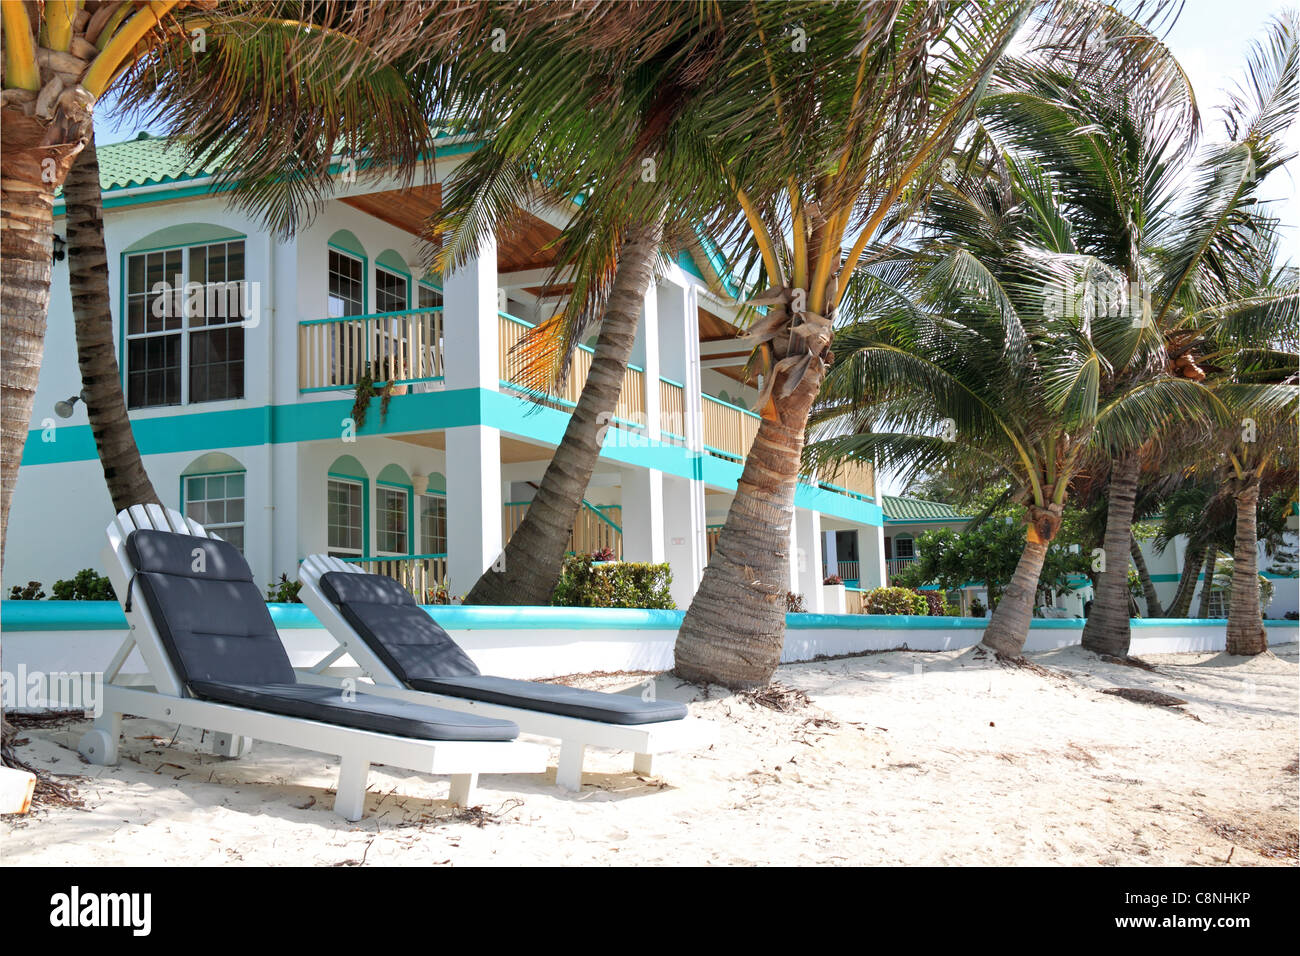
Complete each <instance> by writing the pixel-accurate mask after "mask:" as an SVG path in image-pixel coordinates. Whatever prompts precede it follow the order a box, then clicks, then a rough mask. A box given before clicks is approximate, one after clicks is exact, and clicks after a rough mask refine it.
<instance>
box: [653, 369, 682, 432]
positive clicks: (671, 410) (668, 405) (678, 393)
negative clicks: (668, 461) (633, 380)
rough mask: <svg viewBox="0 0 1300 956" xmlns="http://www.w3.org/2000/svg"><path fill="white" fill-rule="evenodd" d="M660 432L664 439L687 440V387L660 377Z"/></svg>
mask: <svg viewBox="0 0 1300 956" xmlns="http://www.w3.org/2000/svg"><path fill="white" fill-rule="evenodd" d="M659 434H660V435H662V436H663V439H664V441H670V442H674V443H681V442H685V441H686V389H685V387H684V386H682V385H678V384H677V383H676V382H674V381H672V380H671V379H666V378H661V379H659Z"/></svg>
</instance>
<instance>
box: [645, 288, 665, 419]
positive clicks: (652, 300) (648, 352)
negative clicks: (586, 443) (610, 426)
mask: <svg viewBox="0 0 1300 956" xmlns="http://www.w3.org/2000/svg"><path fill="white" fill-rule="evenodd" d="M640 332H641V335H642V338H643V342H644V346H643V350H644V353H645V358H644V362H643V367H644V368H645V416H646V423H645V424H646V429H645V436H646V437H647V438H649V439H650V440H651V441H658V440H659V431H660V425H659V411H660V409H659V375H660V372H659V295H658V287H657V286H656V284H655V283H653V282H651V283H650V285H649V286H648V287H647V288H646V293H645V302H644V304H643V305H642V307H641V326H640Z"/></svg>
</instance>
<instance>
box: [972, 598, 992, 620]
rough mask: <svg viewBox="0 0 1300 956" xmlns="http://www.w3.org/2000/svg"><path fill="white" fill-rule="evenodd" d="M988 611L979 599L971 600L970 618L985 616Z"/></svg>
mask: <svg viewBox="0 0 1300 956" xmlns="http://www.w3.org/2000/svg"><path fill="white" fill-rule="evenodd" d="M988 610H989V609H988V608H986V607H985V606H984V602H983V601H981V600H980V599H979V598H971V602H970V616H971V617H983V616H984V615H985V614H987V613H988Z"/></svg>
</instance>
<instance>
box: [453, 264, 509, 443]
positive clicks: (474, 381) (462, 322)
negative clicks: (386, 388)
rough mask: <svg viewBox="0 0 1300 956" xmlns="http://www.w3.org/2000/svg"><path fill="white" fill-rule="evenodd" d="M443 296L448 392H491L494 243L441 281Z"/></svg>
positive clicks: (496, 363)
mask: <svg viewBox="0 0 1300 956" xmlns="http://www.w3.org/2000/svg"><path fill="white" fill-rule="evenodd" d="M442 296H443V305H442V316H443V323H442V337H443V368H444V376H445V382H446V385H447V388H449V389H450V388H485V389H489V390H491V391H496V390H497V386H498V384H499V382H500V379H501V373H500V358H499V356H498V354H497V342H498V339H499V323H498V321H497V244H496V239H495V238H488V239H487V240H485V241H484V242H483V244H482V245H481V246H480V247H479V251H478V255H477V256H475V257H474V258H473V259H470V260H469V261H468V262H466V263H465V265H463V266H461V267H460V268H459V269H457V270H456V271H455V272H452V273H450V274H448V275H447V276H446V278H445V279H444V280H443V289H442ZM448 460H449V461H452V460H454V459H451V458H449V459H448Z"/></svg>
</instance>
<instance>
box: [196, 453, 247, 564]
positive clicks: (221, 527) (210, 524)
mask: <svg viewBox="0 0 1300 956" xmlns="http://www.w3.org/2000/svg"><path fill="white" fill-rule="evenodd" d="M212 478H224V479H226V480H229V479H231V478H241V479H243V481H244V493H243V494H242V495H239V496H237V497H234V496H231V495H226V496H225V497H224V498H193V497H191V496H190V482H191V481H197V480H199V479H203V481H204V484H205V485H206V483H207V481H208V480H210V479H212ZM181 480H182V481H183V482H184V483H185V516H186V517H187V518H194V520H195V521H198V522H199V524H201V525H203V527H204V528H206V529H207V530H208V531H211V532H214V533H215V534H216V535H217V537H219V538H221V539H223V540H227V541H228V540H229V538H227V537H226V536H225V535H224V534H222V532H223V531H228V530H229V529H231V528H238V529H239V530H240V539H241V540H242V541H243V542H244V545H245V546H246V545H247V544H248V538H247V531H248V524H247V522H248V477H247V472H244V471H218V472H212V473H211V474H202V475H181ZM206 491H207V489H206V488H205V489H204V493H205V494H206ZM210 501H224V502H225V503H226V507H227V508H229V506H230V502H232V501H239V502H242V503H243V506H244V517H243V518H241V519H240V520H239V521H221V522H214V521H209V520H206V519H207V516H206V515H204V516H203V518H198V517H195V516H194V515H191V514H190V505H192V504H195V503H197V502H203V503H205V504H206V503H207V502H210ZM239 553H240V554H243V553H244V548H243V547H241V548H239Z"/></svg>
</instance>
